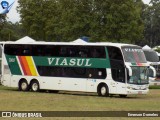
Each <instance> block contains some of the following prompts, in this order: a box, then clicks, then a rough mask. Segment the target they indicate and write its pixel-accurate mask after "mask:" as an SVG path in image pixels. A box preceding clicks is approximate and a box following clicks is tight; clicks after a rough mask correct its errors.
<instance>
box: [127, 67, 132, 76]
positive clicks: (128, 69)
mask: <svg viewBox="0 0 160 120" xmlns="http://www.w3.org/2000/svg"><path fill="white" fill-rule="evenodd" d="M126 68H127V72H128V75H129V77H131V76H132V68H131V67H130V66H128V65H126Z"/></svg>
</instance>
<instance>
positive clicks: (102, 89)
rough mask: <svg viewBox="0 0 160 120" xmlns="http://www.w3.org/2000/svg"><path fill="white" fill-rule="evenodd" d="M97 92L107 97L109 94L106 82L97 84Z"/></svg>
mask: <svg viewBox="0 0 160 120" xmlns="http://www.w3.org/2000/svg"><path fill="white" fill-rule="evenodd" d="M97 93H98V96H102V97H108V96H109V89H108V86H107V85H106V84H101V85H99V86H98V89H97Z"/></svg>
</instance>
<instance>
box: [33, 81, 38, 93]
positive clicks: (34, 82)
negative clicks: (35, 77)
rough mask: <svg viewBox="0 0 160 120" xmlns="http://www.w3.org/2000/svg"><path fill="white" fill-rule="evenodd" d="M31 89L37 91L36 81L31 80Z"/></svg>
mask: <svg viewBox="0 0 160 120" xmlns="http://www.w3.org/2000/svg"><path fill="white" fill-rule="evenodd" d="M31 91H33V92H38V91H39V83H38V81H32V82H31Z"/></svg>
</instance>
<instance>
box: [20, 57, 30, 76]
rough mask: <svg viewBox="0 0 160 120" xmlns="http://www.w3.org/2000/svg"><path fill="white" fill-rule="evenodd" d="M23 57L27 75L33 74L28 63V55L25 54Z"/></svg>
mask: <svg viewBox="0 0 160 120" xmlns="http://www.w3.org/2000/svg"><path fill="white" fill-rule="evenodd" d="M21 58H22V61H23V65H24V68H25V72H26V73H27V75H32V74H31V71H30V69H29V65H28V63H27V60H26V57H25V56H23V57H21Z"/></svg>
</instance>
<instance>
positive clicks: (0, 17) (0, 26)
mask: <svg viewBox="0 0 160 120" xmlns="http://www.w3.org/2000/svg"><path fill="white" fill-rule="evenodd" d="M5 22H6V15H3V14H0V36H1V31H2V30H3V27H4V24H5ZM0 40H1V39H0Z"/></svg>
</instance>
